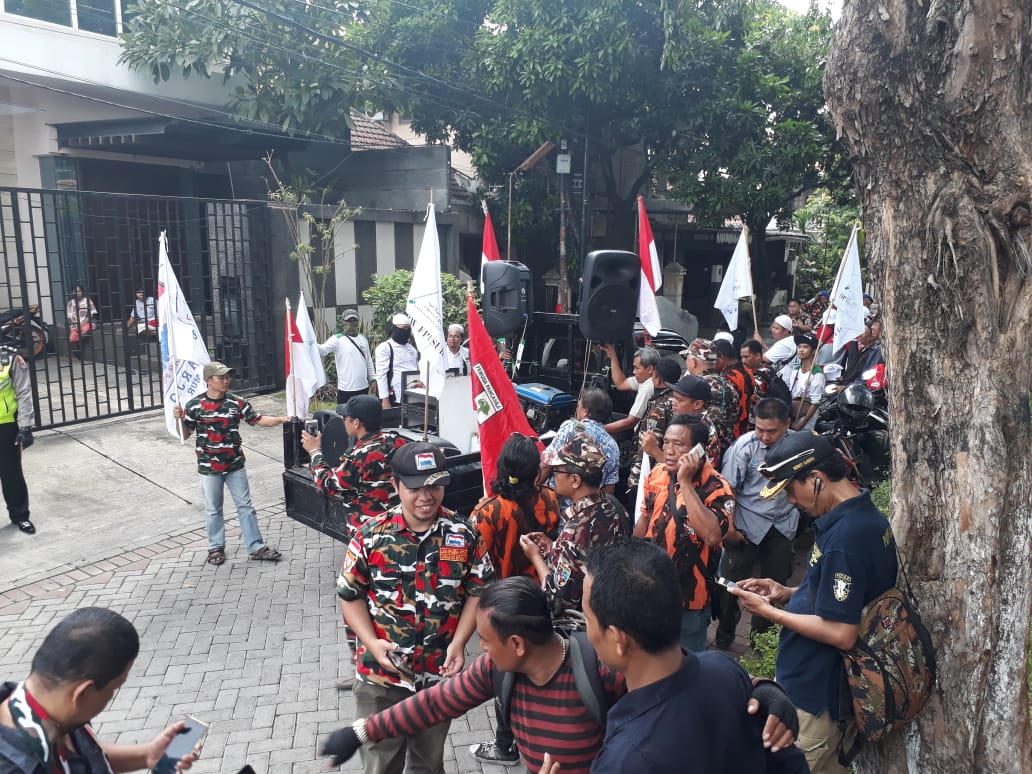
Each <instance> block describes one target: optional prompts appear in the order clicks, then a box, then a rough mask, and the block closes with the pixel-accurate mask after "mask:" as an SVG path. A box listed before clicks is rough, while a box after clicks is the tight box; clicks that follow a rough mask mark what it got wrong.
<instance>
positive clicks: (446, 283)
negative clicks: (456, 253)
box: [362, 269, 476, 348]
mask: <svg viewBox="0 0 1032 774" xmlns="http://www.w3.org/2000/svg"><path fill="white" fill-rule="evenodd" d="M411 287H412V272H411V271H408V270H407V269H398V270H397V271H395V272H392V273H391V274H385V275H383V276H382V277H380V276H376V275H373V286H372V287H371V288H369V289H368V290H366V291H365V292H364V293H363V294H362V298H364V299H365V302H366V303H367V304H369V305H370V306H371V307H372V308H373V322H372V325H371V326H370V328H369V329H368V330H367V331H365V333H366V336H367V338H368V339H369V346H370V347H372V348H375V347H376V345H377V344H379V343H380V342H381V341H383V340H384V339H385V338H387V331H388V329H389V328H390V322H391V317H393V316H394V315H396V314H397V313H398V312H404V311H405V306H406V305H407V303H408V297H409V288H411ZM441 295H442V296H443V298H442V303H441V311H442V312H443V313H444V324H445V326H446V327H447V326H448V325H450V324H451V323H456V322H457V323H458V324H459V325H461V326H462V327H463V328H465V327H466V285H465V284H463V282H462V281H461V280H460V279H459V278H458V277H456V276H455V275H454V274H441ZM474 296H476V290H475V289H474Z"/></svg>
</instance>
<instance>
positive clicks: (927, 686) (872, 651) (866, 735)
mask: <svg viewBox="0 0 1032 774" xmlns="http://www.w3.org/2000/svg"><path fill="white" fill-rule="evenodd" d="M902 568H903V564H902V562H900V570H901V572H902ZM903 577H904V580H905V579H906V573H905V572H904V573H903ZM906 587H907V590H906V592H905V593H904V592H903V591H902V590H900V589H898V588H892V589H889V590H888V591H886V592H885V593H884V594H882V595H880V596H878V597H875V598H874V599H872V600H871V601H870V602H868V603H867V605H866V606H865V607H864V609H863V612H862V613H861V615H860V623H859V625H858V627H857V628H858V630H859V632H858V635H857V640H856V644H855V645H854V646H853V648H852V650H849V651H843V652H842V658H843V661H844V662H845V667H846V679H847V680H848V682H849V691H850V693H851V694H852V699H853V713H854V717H855V720H856V729H857V732H858V734H859V735H860V737H862V738H863V739H865V740H867V741H871V742H874V741H877V740H878V739H881V738H882V737H883V736H885V734H888V733H890V732H892V731H896V730H898V729H900V728H903V727H904V726H905V725H906V724H907V723H909V722H910V721H911V720H913V719H914V717H916V716H917V713H919V712H920V711H921V710H922V709H923V708H924V706H925V704H926V703H927V701H928V697H929V696H931V693H932V687H933V686H934V685H935V670H936V666H935V648H934V647H932V638H931V635H929V633H928V629H927V628H925V625H924V624H923V623H921V616H920V615H919V614H918V612H917V603H916V601H915V600H914V598H913V595H912V594H911V593H910V584H909V583H907V584H906Z"/></svg>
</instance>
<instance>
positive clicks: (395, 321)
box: [391, 312, 412, 325]
mask: <svg viewBox="0 0 1032 774" xmlns="http://www.w3.org/2000/svg"><path fill="white" fill-rule="evenodd" d="M391 325H412V321H411V320H409V316H408V315H407V314H405V313H404V312H398V313H397V314H396V315H394V317H392V318H391Z"/></svg>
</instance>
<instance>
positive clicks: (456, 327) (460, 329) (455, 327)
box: [448, 323, 466, 333]
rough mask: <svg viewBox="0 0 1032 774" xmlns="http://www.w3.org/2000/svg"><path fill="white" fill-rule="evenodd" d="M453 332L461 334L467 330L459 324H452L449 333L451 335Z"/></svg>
mask: <svg viewBox="0 0 1032 774" xmlns="http://www.w3.org/2000/svg"><path fill="white" fill-rule="evenodd" d="M452 331H458V332H459V333H465V332H466V329H465V328H463V327H462V326H461V325H459V324H458V323H452V324H451V325H449V326H448V333H451V332H452Z"/></svg>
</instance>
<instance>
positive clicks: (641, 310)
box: [638, 196, 663, 336]
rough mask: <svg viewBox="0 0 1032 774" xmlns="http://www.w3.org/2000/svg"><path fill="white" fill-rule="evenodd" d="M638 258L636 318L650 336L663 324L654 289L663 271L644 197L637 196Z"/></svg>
mask: <svg viewBox="0 0 1032 774" xmlns="http://www.w3.org/2000/svg"><path fill="white" fill-rule="evenodd" d="M638 260H639V261H641V285H640V286H639V288H638V319H639V320H641V324H642V326H643V327H644V328H645V330H647V331H648V332H649V335H650V336H655V335H656V334H657V333H659V329H660V328H662V327H663V326H662V325H661V324H660V322H659V309H658V307H657V306H656V291H657V290H659V289H660V287H661V286H662V285H663V271H662V269H661V268H660V266H659V253H657V252H656V240H655V239H654V238H653V236H652V226H650V225H649V216H648V214H647V213H646V212H645V197H644V196H639V197H638Z"/></svg>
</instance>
